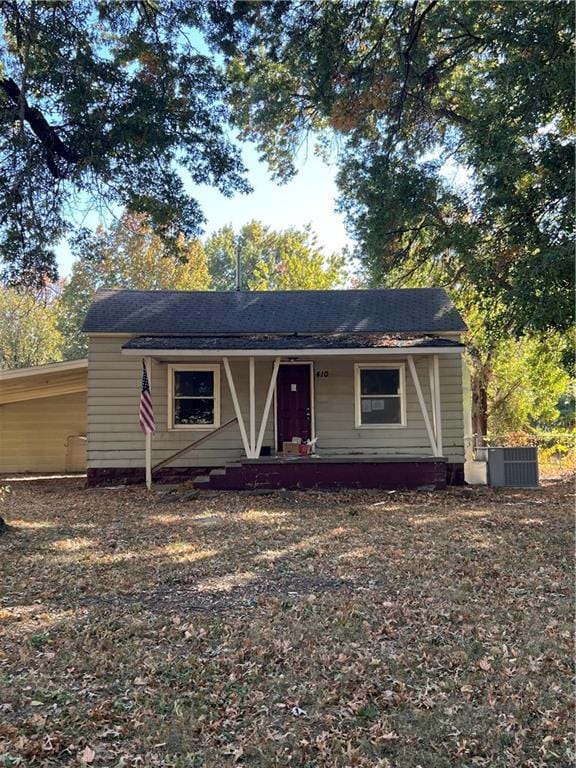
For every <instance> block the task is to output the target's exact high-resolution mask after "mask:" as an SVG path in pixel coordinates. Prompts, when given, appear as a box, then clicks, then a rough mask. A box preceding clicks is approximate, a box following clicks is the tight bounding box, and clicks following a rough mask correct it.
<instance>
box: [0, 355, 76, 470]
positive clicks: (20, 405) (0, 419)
mask: <svg viewBox="0 0 576 768" xmlns="http://www.w3.org/2000/svg"><path fill="white" fill-rule="evenodd" d="M87 387H88V361H87V360H86V359H83V360H71V361H66V362H63V363H51V364H49V365H38V366H34V367H32V368H18V369H15V370H9V371H0V474H4V475H5V474H13V473H18V474H19V473H49V472H84V471H85V470H86V391H87Z"/></svg>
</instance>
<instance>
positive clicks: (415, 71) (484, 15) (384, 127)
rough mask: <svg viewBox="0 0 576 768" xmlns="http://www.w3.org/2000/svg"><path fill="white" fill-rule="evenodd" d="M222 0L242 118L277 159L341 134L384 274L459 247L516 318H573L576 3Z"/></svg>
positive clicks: (375, 268) (350, 189)
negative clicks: (310, 140) (310, 141)
mask: <svg viewBox="0 0 576 768" xmlns="http://www.w3.org/2000/svg"><path fill="white" fill-rule="evenodd" d="M211 11H212V12H211V23H212V27H211V34H212V38H211V39H212V44H213V45H214V47H215V48H216V49H218V50H219V51H220V52H221V53H222V54H223V55H224V57H225V60H226V64H227V72H228V77H229V79H230V98H231V100H232V103H233V105H234V109H235V112H234V114H235V120H236V122H237V124H238V126H239V127H240V128H241V129H242V132H243V136H244V137H246V138H250V139H252V140H253V141H255V142H256V143H257V145H258V147H259V149H260V151H261V153H262V156H263V157H264V158H265V159H266V160H267V161H268V163H269V164H270V167H271V168H272V169H273V171H274V172H275V173H276V174H277V175H278V176H280V177H287V176H289V175H290V174H291V173H293V171H294V165H293V159H294V155H295V152H296V151H297V148H298V147H299V146H300V145H301V143H302V141H303V140H304V139H305V137H306V136H310V135H314V136H317V137H319V144H320V147H321V148H322V147H324V148H325V149H326V148H327V147H328V144H329V142H331V141H332V142H333V140H334V137H336V140H337V149H338V154H339V165H340V173H339V187H340V191H341V198H340V206H341V209H342V211H344V213H345V214H346V216H347V219H348V223H349V226H350V229H351V231H352V233H353V235H354V236H355V238H356V240H357V243H358V255H359V256H360V258H361V259H362V260H363V262H364V265H365V267H366V269H367V272H368V274H369V275H370V277H371V279H372V280H373V282H375V283H377V284H383V283H386V282H388V276H389V273H390V271H391V270H392V269H393V268H395V267H397V266H402V265H403V264H404V263H405V262H406V260H408V261H410V263H411V264H416V265H417V266H422V265H425V264H426V263H427V262H430V261H431V260H438V259H443V260H445V261H446V262H447V263H448V267H449V272H450V274H451V276H452V277H451V284H452V285H453V286H455V285H457V284H458V283H460V282H462V281H466V282H468V283H469V284H470V285H472V286H473V287H474V289H475V290H476V291H477V293H478V295H479V296H480V297H481V299H482V300H484V301H493V302H497V303H498V304H499V305H500V306H501V307H502V308H503V311H504V313H505V315H506V322H507V323H508V324H509V325H510V327H511V329H512V330H513V331H514V332H517V333H520V334H521V333H522V332H524V331H525V330H526V329H532V330H543V329H546V328H560V329H564V328H566V327H567V326H568V325H569V324H570V323H571V322H572V319H573V301H572V287H573V269H572V256H573V212H574V184H573V175H574V174H573V165H574V163H573V161H574V151H573V139H574V126H573V94H574V68H573V39H574V19H573V8H572V4H571V3H569V2H567V1H564V0H550V1H549V2H541V3H526V2H507V3H502V2H490V1H488V0H486V1H484V0H482V2H479V1H478V0H459V1H458V2H450V1H449V0H446V1H445V2H439V1H438V0H429V2H420V1H419V0H412V1H411V2H408V3H402V2H396V1H394V2H393V1H392V0H390V1H388V2H381V0H366V1H365V2H357V3H350V2H345V0H335V2H324V1H322V0H315V1H309V0H293V1H292V2H277V3H219V4H217V5H215V7H213V8H212V9H211ZM454 177H455V178H454ZM396 274H398V273H396Z"/></svg>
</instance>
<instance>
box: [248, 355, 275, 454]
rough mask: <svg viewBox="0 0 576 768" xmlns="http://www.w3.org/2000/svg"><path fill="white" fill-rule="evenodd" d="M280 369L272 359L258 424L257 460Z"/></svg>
mask: <svg viewBox="0 0 576 768" xmlns="http://www.w3.org/2000/svg"><path fill="white" fill-rule="evenodd" d="M279 368H280V358H279V357H276V358H275V359H274V365H273V366H272V375H271V376H270V384H269V385H268V394H267V395H266V402H265V403H264V413H263V414H262V423H261V424H260V431H259V432H258V442H257V443H256V451H255V456H254V458H255V459H257V458H258V456H260V451H261V449H262V443H263V441H264V432H265V431H266V422H267V421H268V414H269V413H270V405H271V404H272V397H273V395H274V388H275V387H276V379H277V378H278V369H279Z"/></svg>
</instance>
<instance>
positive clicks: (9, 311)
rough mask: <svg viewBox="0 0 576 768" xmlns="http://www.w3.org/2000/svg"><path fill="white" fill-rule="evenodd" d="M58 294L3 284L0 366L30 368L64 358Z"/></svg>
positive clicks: (0, 305)
mask: <svg viewBox="0 0 576 768" xmlns="http://www.w3.org/2000/svg"><path fill="white" fill-rule="evenodd" d="M55 303H56V295H55V293H53V292H50V291H42V292H37V293H33V292H31V291H20V290H17V289H16V288H0V369H9V368H27V367H28V366H31V365H43V364H44V363H53V362H57V361H58V360H62V358H63V349H62V346H63V337H62V334H61V332H60V330H59V328H58V322H57V315H56V312H55Z"/></svg>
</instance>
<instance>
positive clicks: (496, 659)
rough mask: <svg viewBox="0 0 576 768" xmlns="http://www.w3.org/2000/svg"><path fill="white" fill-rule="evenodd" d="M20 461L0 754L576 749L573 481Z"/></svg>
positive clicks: (18, 758)
mask: <svg viewBox="0 0 576 768" xmlns="http://www.w3.org/2000/svg"><path fill="white" fill-rule="evenodd" d="M81 482H82V481H77V480H67V481H63V480H61V481H47V482H36V483H22V482H19V483H14V484H13V492H12V494H11V495H10V497H9V499H8V502H7V504H5V505H4V507H3V511H2V514H4V515H5V516H6V517H7V519H8V522H9V523H10V526H11V527H10V529H9V531H8V532H7V533H5V534H4V535H3V536H1V537H0V564H1V571H2V573H1V575H0V578H1V581H0V585H1V586H0V596H1V603H0V605H1V612H0V615H1V619H2V641H1V643H0V765H4V766H12V765H26V766H28V765H30V766H35V765H42V766H66V765H69V764H70V765H79V764H81V763H87V764H92V765H94V766H109V767H110V768H112V766H117V767H118V768H120V766H174V767H181V768H184V766H186V767H192V766H198V767H200V766H203V767H206V768H208V766H214V767H215V766H219V767H220V766H222V768H225V767H226V766H234V765H236V766H243V765H245V766H258V767H260V766H262V768H267V767H268V766H282V767H283V766H299V767H300V768H316V767H318V768H320V767H322V768H339V767H342V768H343V767H344V766H380V767H381V768H383V767H384V766H387V767H389V768H392V767H393V766H394V767H396V766H397V767H398V768H416V766H421V767H422V768H440V767H442V768H444V766H445V767H446V768H448V766H462V767H463V768H464V767H465V768H475V767H478V766H481V767H482V766H490V768H494V767H498V766H510V767H512V766H514V768H517V767H519V766H525V767H527V768H528V767H530V768H535V767H536V766H567V765H571V764H572V763H573V760H574V751H573V741H572V737H571V733H572V729H573V725H574V723H573V710H572V703H571V692H572V683H571V679H570V677H571V672H572V618H573V617H572V607H573V595H572V559H573V542H572V486H571V485H570V484H563V483H548V485H546V486H545V487H544V488H542V489H541V490H538V491H512V490H506V491H500V492H495V491H491V490H487V489H477V490H474V491H466V490H452V491H447V492H445V493H443V492H438V493H391V494H389V493H383V492H342V493H330V494H328V493H312V492H307V493H305V492H294V493H283V494H282V493H275V494H273V495H266V496H248V495H241V494H222V495H219V496H215V497H209V498H202V497H201V498H198V499H194V500H186V501H183V502H182V501H180V502H179V501H166V500H164V501H162V500H160V499H159V497H158V496H157V495H156V494H154V493H148V492H146V491H145V490H143V489H137V488H131V489H124V490H87V489H84V488H83V487H82V485H81Z"/></svg>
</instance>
